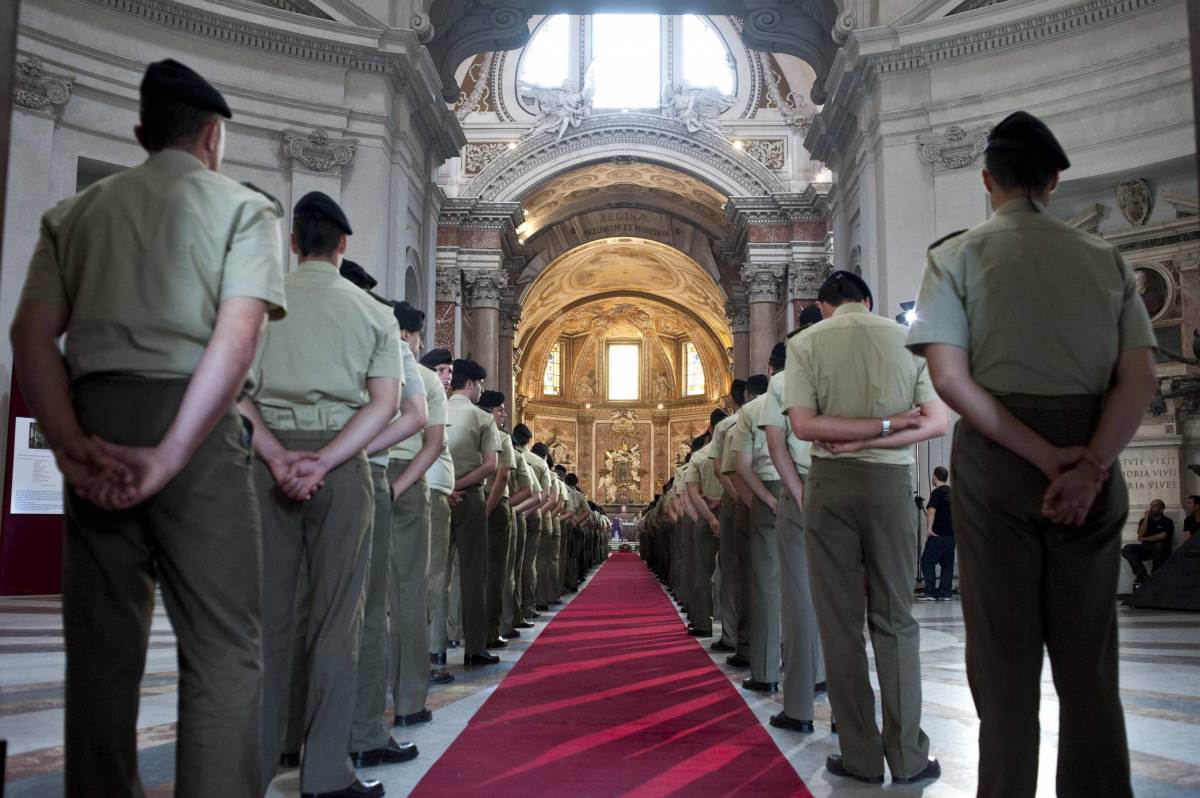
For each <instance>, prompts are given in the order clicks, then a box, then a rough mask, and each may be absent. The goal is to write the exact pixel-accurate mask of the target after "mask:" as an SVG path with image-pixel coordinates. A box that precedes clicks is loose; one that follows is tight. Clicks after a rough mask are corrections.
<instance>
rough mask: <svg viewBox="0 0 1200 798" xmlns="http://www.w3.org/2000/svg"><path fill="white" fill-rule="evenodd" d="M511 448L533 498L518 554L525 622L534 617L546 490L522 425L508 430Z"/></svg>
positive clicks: (541, 463)
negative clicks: (522, 467)
mask: <svg viewBox="0 0 1200 798" xmlns="http://www.w3.org/2000/svg"><path fill="white" fill-rule="evenodd" d="M512 439H513V446H514V447H515V449H514V451H515V452H516V454H517V456H519V457H521V458H523V459H524V461H525V465H526V467H527V469H528V475H529V489H530V493H531V496H532V497H534V498H536V499H537V501H536V502H535V503H534V504H533V506H532V508H531V509H529V510H527V511H524V512H523V514H524V515H525V548H524V550H523V552H522V555H521V560H522V562H521V617H522V618H523V619H525V620H526V622H528V620H529V619H530V618H536V617H538V611H537V605H538V604H539V603H540V602H539V601H538V594H537V587H538V553H539V552H540V551H541V545H542V529H543V524H542V516H543V515H544V513H543V512H542V507H543V505H544V503H545V500H546V496H547V493H548V491H547V490H546V489H545V488H546V474H545V461H544V460H542V458H540V457H538V456H537V455H536V454H534V453H533V452H531V451H529V450H528V448H527V447H528V446H529V442H530V441H531V440H533V433H532V432H530V431H529V427H527V426H525V425H524V424H518V425H517V426H515V427H513V432H512Z"/></svg>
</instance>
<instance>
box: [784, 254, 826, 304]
mask: <svg viewBox="0 0 1200 798" xmlns="http://www.w3.org/2000/svg"><path fill="white" fill-rule="evenodd" d="M832 271H833V264H831V263H830V262H829V261H828V260H826V259H825V258H816V259H811V260H803V261H799V262H797V263H793V264H792V265H791V266H789V267H788V285H787V298H788V299H789V300H796V299H801V300H804V299H813V298H815V297H816V295H817V291H818V290H820V288H821V283H823V282H824V281H825V278H826V277H828V276H829V273H830V272H832Z"/></svg>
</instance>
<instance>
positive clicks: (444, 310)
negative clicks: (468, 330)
mask: <svg viewBox="0 0 1200 798" xmlns="http://www.w3.org/2000/svg"><path fill="white" fill-rule="evenodd" d="M434 297H435V300H436V301H435V302H434V305H433V307H434V311H433V314H434V321H433V325H434V326H433V343H432V346H431V347H430V348H439V349H449V350H450V351H451V352H452V353H453V354H454V355H456V356H457V355H458V354H459V352H460V349H459V346H460V343H461V341H460V335H459V333H460V329H461V316H462V273H461V272H460V271H459V269H458V267H457V266H454V265H449V266H446V265H442V264H438V268H437V288H436V291H435V294H434Z"/></svg>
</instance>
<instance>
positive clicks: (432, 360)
mask: <svg viewBox="0 0 1200 798" xmlns="http://www.w3.org/2000/svg"><path fill="white" fill-rule="evenodd" d="M453 362H454V355H452V354H451V353H450V350H449V349H430V350H429V351H428V352H426V353H425V354H424V355H423V356H422V357H421V365H422V366H424V367H425V368H427V369H433V368H437V367H438V366H448V365H450V364H451V363H453Z"/></svg>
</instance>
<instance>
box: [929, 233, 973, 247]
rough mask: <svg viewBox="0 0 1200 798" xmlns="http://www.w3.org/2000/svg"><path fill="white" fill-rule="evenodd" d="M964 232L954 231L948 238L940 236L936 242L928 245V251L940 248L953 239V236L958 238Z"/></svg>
mask: <svg viewBox="0 0 1200 798" xmlns="http://www.w3.org/2000/svg"><path fill="white" fill-rule="evenodd" d="M965 232H967V231H966V230H955V231H954V232H953V233H951V234H950V235H948V236H942V237H941V238H939V239H938V240H937V241H934V242H933V243H932V244H930V245H929V249H930V250H934V249H937V248H938V247H940V246H941V245H942V244H944V243H946V242H947V241H949V240H950V239H952V238H954V237H955V236H960V235H962V234H963V233H965Z"/></svg>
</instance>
